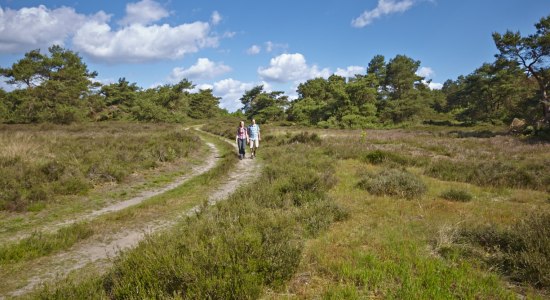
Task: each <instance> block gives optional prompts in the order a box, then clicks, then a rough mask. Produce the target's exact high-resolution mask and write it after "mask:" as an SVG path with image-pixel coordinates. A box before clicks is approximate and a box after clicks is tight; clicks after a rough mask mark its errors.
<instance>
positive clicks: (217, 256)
mask: <svg viewBox="0 0 550 300" xmlns="http://www.w3.org/2000/svg"><path fill="white" fill-rule="evenodd" d="M266 144H267V143H266ZM264 146H265V150H264V151H265V152H264V153H265V155H263V157H264V163H265V165H266V166H265V169H264V171H263V172H262V174H251V176H257V177H258V179H257V181H255V182H254V183H253V184H252V185H251V186H248V187H245V188H242V189H240V190H239V191H238V192H237V193H235V194H233V195H232V196H230V197H229V199H228V200H227V201H224V202H220V203H218V204H217V205H216V206H215V207H210V208H206V207H205V209H204V210H203V211H201V212H200V213H199V214H198V215H197V216H195V217H191V218H189V219H187V220H186V221H185V222H184V223H182V224H180V225H179V226H178V227H177V228H176V229H175V230H174V231H172V232H169V233H166V234H164V235H161V236H152V237H149V238H148V239H147V240H146V241H145V242H142V243H141V244H140V245H139V246H138V247H137V248H136V249H134V250H131V251H128V252H126V253H125V254H124V255H122V256H121V257H120V258H118V259H117V260H116V261H115V264H114V267H113V268H112V269H111V271H110V272H109V273H108V274H107V275H106V276H104V277H103V278H101V279H91V280H86V281H85V282H83V283H70V282H68V283H65V284H64V285H61V286H60V287H59V288H57V289H53V288H52V287H51V286H50V287H48V288H47V290H43V291H41V292H40V293H39V294H40V295H41V297H42V298H45V299H48V298H55V297H57V296H56V295H86V296H87V297H92V298H93V297H102V296H104V295H107V297H110V298H155V299H158V298H170V297H176V298H184V299H204V298H208V299H248V298H258V297H259V296H260V295H261V293H262V291H263V289H264V288H265V287H266V286H267V287H271V288H277V287H280V286H282V285H283V284H284V283H285V282H287V281H288V280H289V279H290V278H291V277H292V275H293V273H294V272H295V270H296V268H297V266H298V264H299V262H300V258H301V253H302V249H303V245H304V241H305V238H307V237H308V236H309V237H311V236H316V235H318V234H319V233H320V232H322V231H323V230H325V229H326V228H328V226H329V225H330V224H331V223H332V222H334V221H337V220H342V219H345V218H346V216H347V213H346V212H345V211H343V210H342V209H341V208H339V207H338V206H337V205H335V204H334V203H333V202H332V200H331V198H329V197H328V196H327V195H326V192H327V191H328V189H329V188H330V187H331V186H332V185H333V184H335V181H334V176H333V174H332V173H333V170H334V169H333V167H332V163H333V160H332V159H330V158H329V157H327V156H326V155H323V153H322V151H320V150H319V149H318V148H315V147H312V146H311V145H309V144H290V145H285V146H279V147H277V148H273V147H269V145H264ZM289 166H292V168H290V167H289ZM91 282H92V283H91ZM90 285H92V286H90ZM90 290H91V291H94V294H93V295H92V296H90V295H89V294H86V293H88V291H90ZM39 294H36V295H39Z"/></svg>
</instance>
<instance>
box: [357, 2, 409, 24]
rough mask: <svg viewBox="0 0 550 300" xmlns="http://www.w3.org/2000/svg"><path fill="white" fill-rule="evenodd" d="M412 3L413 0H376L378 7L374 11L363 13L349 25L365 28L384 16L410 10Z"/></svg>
mask: <svg viewBox="0 0 550 300" xmlns="http://www.w3.org/2000/svg"><path fill="white" fill-rule="evenodd" d="M414 3H415V1H414V0H402V1H396V0H378V6H377V7H376V8H375V9H373V10H366V11H364V12H363V13H362V14H361V15H360V16H359V17H357V18H355V19H353V20H352V21H351V25H352V26H353V27H357V28H361V27H365V26H367V25H369V24H370V23H372V22H373V21H374V20H376V19H378V18H380V17H382V16H384V15H389V14H393V13H398V12H404V11H406V10H408V9H410V8H411V7H412V6H413V4H414Z"/></svg>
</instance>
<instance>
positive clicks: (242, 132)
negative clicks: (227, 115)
mask: <svg viewBox="0 0 550 300" xmlns="http://www.w3.org/2000/svg"><path fill="white" fill-rule="evenodd" d="M247 135H248V134H247V132H246V128H244V127H239V128H237V138H239V139H246V136H247Z"/></svg>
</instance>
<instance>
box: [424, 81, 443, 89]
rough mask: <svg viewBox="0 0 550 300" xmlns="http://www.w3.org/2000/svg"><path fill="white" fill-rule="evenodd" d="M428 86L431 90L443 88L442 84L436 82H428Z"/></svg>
mask: <svg viewBox="0 0 550 300" xmlns="http://www.w3.org/2000/svg"><path fill="white" fill-rule="evenodd" d="M428 87H429V88H430V89H432V90H440V89H442V88H443V84H442V83H438V82H430V83H428Z"/></svg>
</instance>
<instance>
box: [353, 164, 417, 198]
mask: <svg viewBox="0 0 550 300" xmlns="http://www.w3.org/2000/svg"><path fill="white" fill-rule="evenodd" d="M358 186H359V187H360V188H362V189H365V190H367V191H369V192H370V193H371V194H374V195H378V196H381V195H386V196H396V197H398V198H407V199H412V198H415V197H419V196H422V195H423V194H424V193H426V189H427V188H426V185H425V184H424V182H422V180H421V179H420V178H418V177H417V176H415V175H414V174H411V173H409V172H407V171H401V170H398V169H388V170H383V171H382V172H380V173H377V174H367V175H364V176H363V178H362V179H361V180H360V181H359V183H358Z"/></svg>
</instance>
